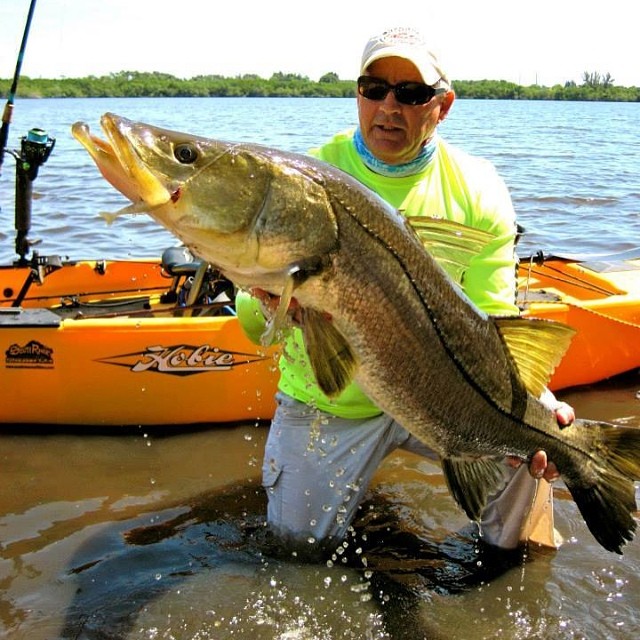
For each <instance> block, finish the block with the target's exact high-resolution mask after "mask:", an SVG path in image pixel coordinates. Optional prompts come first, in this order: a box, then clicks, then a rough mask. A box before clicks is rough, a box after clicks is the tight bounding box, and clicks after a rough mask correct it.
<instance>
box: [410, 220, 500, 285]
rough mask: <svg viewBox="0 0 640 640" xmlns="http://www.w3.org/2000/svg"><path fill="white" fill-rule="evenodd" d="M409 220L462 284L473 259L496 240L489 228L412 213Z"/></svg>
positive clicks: (431, 249) (428, 246) (446, 269)
mask: <svg viewBox="0 0 640 640" xmlns="http://www.w3.org/2000/svg"><path fill="white" fill-rule="evenodd" d="M407 221H408V222H409V225H410V226H411V228H412V229H413V230H414V231H415V232H416V234H417V235H418V238H419V239H420V242H421V243H422V245H423V246H424V248H425V249H426V250H427V251H428V252H429V253H430V254H431V255H432V256H433V258H435V260H436V262H437V263H438V264H439V265H440V266H441V267H442V268H443V269H444V270H445V271H446V272H447V274H448V275H449V277H450V278H451V279H452V280H453V281H454V282H456V283H458V284H461V283H462V277H463V275H464V272H465V271H466V270H467V268H468V267H469V264H470V263H471V260H472V258H474V257H475V256H477V255H478V253H480V251H482V249H484V247H485V246H486V245H487V244H488V243H489V242H490V241H491V240H493V239H495V236H494V235H493V234H492V233H489V232H488V231H482V230H480V229H474V228H473V227H469V226H467V225H464V224H460V223H459V222H453V221H451V220H444V219H442V218H429V217H427V216H408V217H407Z"/></svg>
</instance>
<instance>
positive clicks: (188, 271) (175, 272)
mask: <svg viewBox="0 0 640 640" xmlns="http://www.w3.org/2000/svg"><path fill="white" fill-rule="evenodd" d="M203 263H204V261H203V260H201V259H200V258H196V257H195V256H194V255H193V254H192V253H191V251H189V249H187V247H169V248H168V249H165V250H164V251H163V253H162V268H163V269H164V270H165V271H166V272H167V273H168V274H169V275H170V276H185V275H186V276H193V275H195V273H196V271H197V270H198V268H199V267H200V266H201V265H202V264H203Z"/></svg>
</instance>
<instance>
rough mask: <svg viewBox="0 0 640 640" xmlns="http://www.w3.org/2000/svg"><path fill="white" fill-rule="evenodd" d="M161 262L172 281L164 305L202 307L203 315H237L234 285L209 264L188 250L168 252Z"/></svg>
mask: <svg viewBox="0 0 640 640" xmlns="http://www.w3.org/2000/svg"><path fill="white" fill-rule="evenodd" d="M161 262H162V269H163V271H164V272H165V273H167V274H168V275H170V276H171V277H172V278H173V280H172V283H171V288H170V289H169V290H168V291H166V292H165V293H164V294H163V296H162V302H164V303H176V304H177V305H178V307H191V306H194V305H199V306H201V307H203V308H202V309H201V310H200V313H202V314H214V315H235V310H234V308H233V304H232V301H233V300H234V298H235V289H234V286H233V284H232V283H231V282H230V281H229V280H227V279H226V278H225V277H224V276H223V275H222V274H221V273H220V272H219V271H218V270H217V269H215V268H213V267H212V266H211V265H210V264H209V263H208V262H206V261H205V260H202V259H201V258H197V257H196V256H194V255H193V254H192V253H191V251H190V250H189V249H188V248H187V247H169V248H168V249H165V251H164V252H163V253H162V258H161ZM213 303H216V304H213ZM225 303H229V304H225ZM209 305H211V307H210V308H207V307H208V306H209Z"/></svg>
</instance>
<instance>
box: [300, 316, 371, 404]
mask: <svg viewBox="0 0 640 640" xmlns="http://www.w3.org/2000/svg"><path fill="white" fill-rule="evenodd" d="M301 313H302V321H301V329H302V335H303V336H304V341H305V346H306V347H307V354H308V355H309V362H310V363H311V368H312V369H313V373H314V374H315V377H316V381H317V383H318V386H319V387H320V389H322V391H323V392H324V393H325V394H326V395H327V396H329V397H330V398H332V397H335V396H337V395H338V394H339V393H341V392H342V391H344V389H345V388H346V386H347V385H348V384H349V383H350V382H351V381H352V380H353V377H354V375H355V372H356V369H357V366H358V362H357V359H356V356H355V354H354V352H353V350H352V349H351V347H350V345H349V343H348V342H347V341H346V340H345V338H344V336H343V335H342V334H341V333H340V332H339V331H338V330H337V329H336V327H335V325H334V324H333V322H332V321H331V320H330V319H329V318H328V317H327V316H326V315H325V314H323V313H321V312H320V311H316V310H315V309H305V308H303V309H302V310H301Z"/></svg>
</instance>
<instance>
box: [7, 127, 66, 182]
mask: <svg viewBox="0 0 640 640" xmlns="http://www.w3.org/2000/svg"><path fill="white" fill-rule="evenodd" d="M55 144H56V139H55V138H52V137H51V136H49V135H48V134H47V132H46V131H44V130H43V129H38V128H34V129H31V130H30V131H29V132H28V133H27V135H26V136H22V139H21V144H20V154H19V155H18V154H15V157H16V160H17V161H18V170H19V171H23V172H24V173H25V175H26V176H27V177H28V178H29V180H31V181H33V180H35V179H36V177H37V176H38V170H39V169H40V167H41V166H42V165H43V164H44V163H45V162H46V161H47V160H48V159H49V156H50V155H51V152H52V151H53V147H54V146H55Z"/></svg>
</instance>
